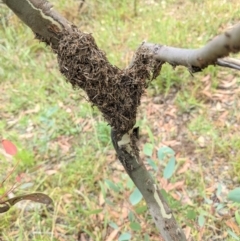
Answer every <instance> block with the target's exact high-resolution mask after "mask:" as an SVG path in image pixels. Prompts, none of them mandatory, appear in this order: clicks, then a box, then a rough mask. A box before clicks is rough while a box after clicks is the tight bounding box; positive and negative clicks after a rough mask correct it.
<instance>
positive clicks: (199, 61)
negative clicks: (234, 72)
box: [142, 24, 240, 73]
mask: <svg viewBox="0 0 240 241" xmlns="http://www.w3.org/2000/svg"><path fill="white" fill-rule="evenodd" d="M142 46H143V47H145V48H147V49H148V50H149V52H150V54H151V55H152V57H153V58H155V59H157V60H160V61H162V62H167V63H169V64H171V65H173V66H177V65H182V66H185V67H187V68H188V69H189V71H190V72H192V73H194V72H198V71H201V70H202V69H204V68H205V67H207V66H208V65H220V66H224V67H230V68H236V69H240V65H239V62H238V63H236V62H235V63H232V61H233V60H230V59H227V58H225V59H221V58H224V57H226V56H228V55H229V54H230V53H237V52H239V51H240V24H237V25H235V26H234V27H233V28H231V29H230V30H228V31H226V32H225V33H223V34H221V35H219V36H216V37H215V38H213V39H212V40H211V41H209V42H208V43H207V44H206V45H205V46H203V47H202V48H199V49H182V48H174V47H169V46H165V45H159V44H151V43H143V44H142Z"/></svg>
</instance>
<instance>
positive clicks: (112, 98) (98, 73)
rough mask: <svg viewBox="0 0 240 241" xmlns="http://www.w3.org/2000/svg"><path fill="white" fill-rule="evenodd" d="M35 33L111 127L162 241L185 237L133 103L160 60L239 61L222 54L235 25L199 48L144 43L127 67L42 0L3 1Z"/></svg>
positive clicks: (234, 41) (239, 37)
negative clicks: (149, 159) (145, 152)
mask: <svg viewBox="0 0 240 241" xmlns="http://www.w3.org/2000/svg"><path fill="white" fill-rule="evenodd" d="M3 2H4V3H6V5H7V6H8V7H9V8H11V9H12V10H13V11H14V12H15V13H16V14H17V15H18V17H19V18H20V19H21V20H22V21H23V22H24V23H25V24H27V25H28V26H29V27H30V28H31V29H32V30H33V32H34V33H35V34H36V37H37V38H38V39H39V40H41V41H43V42H45V43H47V44H49V45H50V46H51V47H52V49H53V51H54V52H55V53H57V57H58V62H59V68H60V71H61V73H62V74H63V75H64V76H65V77H66V79H67V80H68V81H69V82H70V83H71V84H72V85H73V86H74V87H75V88H76V87H78V88H82V89H83V90H84V91H85V92H86V93H87V95H88V98H89V101H90V102H91V103H93V104H94V105H96V106H97V107H98V108H99V110H100V111H101V112H102V113H103V116H104V118H105V119H106V121H107V122H108V123H109V124H110V125H111V127H112V142H113V145H114V148H115V150H116V152H117V155H118V157H119V160H120V161H121V163H122V164H123V166H124V168H125V170H126V172H127V173H128V175H129V176H130V177H131V179H132V180H133V182H134V183H135V184H136V186H137V187H138V188H139V190H140V191H141V193H142V194H143V197H144V199H145V200H146V202H147V204H148V207H149V209H150V212H151V215H152V217H153V220H154V222H155V224H156V226H157V228H158V229H159V231H160V233H161V235H162V237H163V238H164V240H165V241H185V240H186V237H185V235H184V233H183V231H182V230H181V229H180V228H179V226H178V225H177V223H176V220H175V218H174V216H173V213H172V212H171V210H170V208H169V207H168V205H167V203H166V201H165V200H164V198H163V196H162V195H161V193H160V191H159V187H158V186H157V184H156V183H155V182H154V180H153V179H152V177H151V176H150V175H149V173H148V171H147V170H146V168H145V166H144V164H143V162H141V160H140V158H139V154H138V153H139V150H138V145H137V140H138V129H136V128H134V125H135V123H136V114H137V107H138V106H139V105H140V100H141V96H142V94H143V93H144V90H145V88H147V86H148V82H149V81H151V80H152V79H153V78H156V77H157V76H158V75H159V74H160V70H161V66H162V64H163V63H165V62H168V63H170V64H171V65H173V66H177V65H183V66H186V67H187V68H188V69H189V70H190V71H191V72H197V71H201V70H202V69H203V68H205V67H207V66H208V65H220V66H225V67H230V68H235V69H239V66H240V64H239V61H237V60H232V59H226V58H223V57H226V56H227V55H229V54H230V53H232V52H233V53H235V52H237V51H239V50H240V25H236V27H234V28H233V29H231V30H229V31H227V32H226V33H224V34H222V35H220V36H218V37H216V38H214V39H213V40H211V41H210V42H209V43H207V44H206V46H204V47H202V48H200V49H179V48H173V47H167V46H162V45H157V44H150V43H143V44H142V45H141V47H140V48H139V49H138V50H137V52H136V57H135V59H134V61H133V63H132V64H131V66H129V67H128V68H126V69H124V70H121V69H119V68H117V67H116V66H113V65H111V64H110V63H109V62H108V60H107V58H106V56H105V54H104V52H103V51H101V50H100V49H98V46H97V45H96V43H95V41H94V38H93V37H92V36H91V35H90V34H85V33H82V32H81V31H79V30H78V29H77V28H76V27H75V26H74V25H73V24H71V23H69V22H68V21H67V20H66V19H65V18H63V17H62V16H61V15H60V14H59V13H57V12H55V11H54V10H53V9H52V6H51V5H50V4H49V3H48V2H47V1H46V0H21V1H20V0H3ZM222 58H223V59H222Z"/></svg>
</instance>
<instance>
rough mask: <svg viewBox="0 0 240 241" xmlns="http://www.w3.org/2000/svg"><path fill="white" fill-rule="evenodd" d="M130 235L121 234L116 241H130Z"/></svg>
mask: <svg viewBox="0 0 240 241" xmlns="http://www.w3.org/2000/svg"><path fill="white" fill-rule="evenodd" d="M131 237H132V235H131V234H130V233H122V234H121V235H120V237H119V238H118V241H128V240H130V239H131Z"/></svg>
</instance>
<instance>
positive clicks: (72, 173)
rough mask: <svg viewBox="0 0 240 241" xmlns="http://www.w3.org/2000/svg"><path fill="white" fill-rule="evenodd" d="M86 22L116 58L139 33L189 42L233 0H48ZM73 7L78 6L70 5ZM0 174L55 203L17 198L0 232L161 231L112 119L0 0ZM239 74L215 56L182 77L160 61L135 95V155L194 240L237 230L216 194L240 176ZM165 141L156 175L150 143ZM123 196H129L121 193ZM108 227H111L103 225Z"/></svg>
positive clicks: (232, 16)
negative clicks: (5, 142)
mask: <svg viewBox="0 0 240 241" xmlns="http://www.w3.org/2000/svg"><path fill="white" fill-rule="evenodd" d="M51 2H52V3H53V5H54V8H55V9H56V10H58V11H59V12H60V13H61V14H62V15H63V16H65V17H66V18H67V19H68V20H69V21H71V22H73V23H74V24H75V25H76V26H77V27H79V28H80V30H82V31H84V32H88V33H92V35H93V36H94V38H95V40H96V42H97V44H98V46H99V47H100V48H101V49H103V50H104V51H105V52H106V54H107V57H108V59H109V61H110V62H111V63H112V64H114V65H117V66H118V67H120V68H124V67H126V66H127V65H128V64H129V62H130V61H131V59H132V57H133V54H134V51H135V50H136V49H137V48H138V46H139V45H140V44H141V42H142V41H144V40H146V41H149V42H154V43H159V44H166V45H170V46H175V47H183V48H198V47H201V46H202V45H204V44H205V43H206V42H207V41H209V40H210V39H212V38H213V37H214V36H215V35H217V34H219V33H221V32H223V31H224V30H225V29H226V28H228V27H230V26H232V25H233V24H235V23H237V22H238V21H239V18H240V8H239V1H237V0H235V1H234V0H230V1H229V0H228V1H224V0H221V1H219V0H204V1H198V0H197V1H193V0H182V1H176V0H166V1H157V0H156V1H154V0H135V1H127V0H123V1H112V0H105V1H102V0H97V1H94V0H85V1H84V3H83V4H82V5H81V2H80V1H74V0H71V1H65V0H58V1H57V0H51ZM80 6H81V7H80ZM0 63H1V65H0V137H1V138H5V139H9V140H11V141H12V142H14V143H15V144H16V145H17V147H18V150H19V151H18V155H17V157H16V158H14V159H12V158H10V157H9V156H6V155H5V154H4V152H3V151H1V152H0V166H1V168H0V177H1V178H4V176H5V175H6V173H7V172H8V171H9V170H11V168H12V167H13V165H14V163H15V162H16V161H17V159H20V160H21V162H20V166H19V167H18V168H17V170H16V172H15V173H14V174H13V175H12V176H11V178H10V180H9V181H8V183H7V184H5V186H4V187H2V188H1V190H0V192H1V193H0V194H2V193H4V192H5V191H6V190H8V189H9V187H10V186H11V185H12V184H13V183H14V182H15V178H16V176H17V175H20V174H22V182H23V183H22V185H20V187H19V188H17V189H16V190H15V191H14V192H13V193H11V194H10V195H13V194H25V193H28V192H34V191H41V192H44V193H46V194H48V195H50V196H51V197H52V199H53V200H54V203H55V207H54V210H47V209H46V207H43V206H38V205H33V204H30V203H28V202H22V203H20V204H19V205H17V206H16V207H14V208H12V210H11V211H10V212H8V213H4V214H1V218H0V239H2V240H4V241H5V240H7V241H8V240H9V241H10V240H14V241H15V240H19V241H22V240H24V241H27V240H34V241H37V240H82V241H84V240H94V241H101V240H108V241H111V240H120V241H123V240H146V241H147V240H159V237H158V232H157V230H156V229H155V228H154V224H153V222H152V220H151V218H150V216H149V213H148V211H147V208H146V206H145V203H144V201H142V200H141V197H139V195H138V194H137V191H136V190H135V189H134V185H133V183H132V182H131V181H130V180H129V178H128V177H127V175H126V174H125V173H124V170H123V168H122V167H121V165H120V164H119V163H118V161H117V160H116V157H115V153H114V151H113V146H112V144H111V141H110V136H109V134H110V127H109V126H107V124H106V123H105V122H104V120H103V118H102V117H101V115H100V114H99V112H98V110H97V109H96V108H95V107H92V106H91V104H89V103H88V102H87V100H86V97H85V94H84V93H83V92H82V91H81V90H73V89H72V87H71V86H70V84H69V83H66V81H65V80H64V78H63V77H62V76H61V74H60V73H59V71H58V64H57V60H56V56H55V55H54V54H53V53H52V52H51V51H50V49H49V48H48V47H47V46H45V44H43V43H39V41H38V40H36V39H34V35H33V33H32V32H31V30H30V29H29V28H27V27H26V26H25V25H24V24H23V23H22V22H21V21H20V20H19V19H18V18H17V17H16V16H15V15H14V14H13V13H12V12H11V11H10V10H9V9H7V7H6V6H4V5H3V4H1V8H0ZM239 83H240V78H239V73H238V72H236V71H232V70H227V69H223V68H216V67H214V66H211V67H208V68H207V69H205V70H204V71H203V72H202V73H197V74H196V75H195V76H194V77H192V76H191V75H190V74H189V72H188V71H187V70H186V69H185V68H182V67H177V68H176V69H175V70H173V68H172V67H171V66H169V65H165V66H164V68H163V69H162V71H161V75H160V77H159V78H158V79H157V80H155V81H153V82H152V83H151V86H150V87H149V89H148V90H147V92H146V94H145V96H144V97H143V103H142V107H141V108H140V111H139V118H138V124H139V125H140V131H141V144H140V145H141V149H142V150H144V152H143V154H142V158H143V159H144V160H145V161H146V163H147V164H148V168H149V169H150V170H152V173H153V175H154V176H155V178H156V179H157V180H158V181H159V182H160V183H161V185H162V186H163V187H165V190H166V191H167V192H166V193H165V195H166V198H167V199H168V201H169V203H170V205H171V207H172V208H173V211H174V213H175V216H176V218H177V220H178V222H179V224H180V225H181V226H182V227H183V228H184V229H185V231H186V233H187V235H188V236H189V237H190V236H191V237H192V238H193V240H209V241H210V240H228V241H230V240H239V239H238V236H240V228H239V223H238V221H237V220H236V211H237V210H238V209H239V206H237V205H236V204H234V203H229V202H227V201H226V195H227V192H228V191H229V190H230V189H232V188H233V187H236V186H237V185H239V181H240V174H239V173H240V151H239V150H240V139H239V131H240V128H239V126H238V125H239V121H240V114H239V105H240V101H239V93H240V91H239ZM164 146H169V147H171V148H172V149H173V150H174V151H175V154H176V161H177V165H176V170H175V174H174V175H173V177H171V179H170V180H168V181H166V180H165V179H163V178H162V173H163V171H162V170H163V169H162V168H163V167H164V166H165V165H166V164H165V163H164V162H160V161H159V160H157V153H158V151H159V150H160V149H161V148H162V147H164ZM129 197H131V198H129ZM111 235H112V236H111Z"/></svg>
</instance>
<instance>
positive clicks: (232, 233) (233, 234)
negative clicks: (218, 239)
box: [227, 229, 240, 241]
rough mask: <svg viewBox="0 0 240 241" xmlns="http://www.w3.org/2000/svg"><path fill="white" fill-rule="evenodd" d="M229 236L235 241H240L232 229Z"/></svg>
mask: <svg viewBox="0 0 240 241" xmlns="http://www.w3.org/2000/svg"><path fill="white" fill-rule="evenodd" d="M227 232H228V234H230V235H231V236H232V237H233V238H234V239H235V240H237V241H240V238H239V237H238V236H237V234H235V233H234V232H233V231H231V230H230V229H228V230H227Z"/></svg>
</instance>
